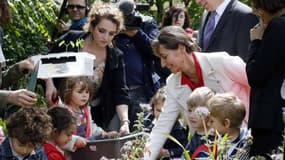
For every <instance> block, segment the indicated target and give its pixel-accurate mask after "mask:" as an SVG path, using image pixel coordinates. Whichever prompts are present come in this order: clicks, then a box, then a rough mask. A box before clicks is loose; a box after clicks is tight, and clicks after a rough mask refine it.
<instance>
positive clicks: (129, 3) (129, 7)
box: [118, 0, 149, 29]
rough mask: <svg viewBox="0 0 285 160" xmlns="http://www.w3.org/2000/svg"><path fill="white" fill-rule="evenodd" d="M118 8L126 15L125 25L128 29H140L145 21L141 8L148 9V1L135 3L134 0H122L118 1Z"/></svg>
mask: <svg viewBox="0 0 285 160" xmlns="http://www.w3.org/2000/svg"><path fill="white" fill-rule="evenodd" d="M118 8H119V9H120V10H121V11H122V13H123V15H124V21H125V22H124V25H125V28H126V29H138V28H140V27H141V25H142V22H143V15H141V14H140V13H139V12H138V11H139V10H147V9H148V8H149V4H148V3H134V1H133V0H121V1H119V2H118Z"/></svg>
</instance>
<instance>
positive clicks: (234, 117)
mask: <svg viewBox="0 0 285 160" xmlns="http://www.w3.org/2000/svg"><path fill="white" fill-rule="evenodd" d="M208 108H209V110H210V115H211V116H213V117H215V118H217V119H218V120H219V121H220V122H221V124H224V121H225V120H226V119H229V120H230V128H239V127H240V126H241V124H242V121H243V119H244V117H245V112H246V111H245V105H244V104H243V103H242V102H241V100H240V99H239V98H238V97H237V96H235V95H234V94H232V93H222V94H216V95H215V96H214V97H212V98H211V99H210V100H209V101H208Z"/></svg>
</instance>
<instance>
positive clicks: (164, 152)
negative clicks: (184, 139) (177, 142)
mask: <svg viewBox="0 0 285 160" xmlns="http://www.w3.org/2000/svg"><path fill="white" fill-rule="evenodd" d="M159 157H170V153H169V151H168V150H167V149H164V148H162V149H161V150H160V153H159Z"/></svg>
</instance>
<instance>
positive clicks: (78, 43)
mask: <svg viewBox="0 0 285 160" xmlns="http://www.w3.org/2000/svg"><path fill="white" fill-rule="evenodd" d="M83 43H84V39H81V38H80V39H77V40H76V41H75V43H74V42H73V41H70V42H69V43H66V42H65V41H64V40H62V41H61V42H60V43H59V44H58V46H59V47H61V46H62V45H64V46H65V52H67V51H68V47H69V46H71V47H72V48H74V47H77V51H78V52H79V51H80V49H81V48H82V47H83Z"/></svg>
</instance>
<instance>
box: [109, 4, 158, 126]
mask: <svg viewBox="0 0 285 160" xmlns="http://www.w3.org/2000/svg"><path fill="white" fill-rule="evenodd" d="M118 8H119V9H120V10H121V11H122V13H123V15H124V21H125V29H124V30H123V31H121V32H120V34H118V35H117V36H116V37H115V38H114V42H115V45H116V46H117V47H118V48H119V49H120V50H121V51H123V53H124V55H123V58H124V61H125V64H126V66H125V68H126V82H127V85H128V87H129V97H130V99H131V102H130V104H129V109H130V110H129V117H130V121H131V124H130V128H131V130H133V129H134V128H133V125H134V121H135V120H136V119H137V116H136V114H137V113H139V112H141V111H142V109H141V108H140V104H142V103H148V102H149V100H150V98H151V97H152V96H153V94H154V93H155V91H156V89H157V88H158V87H159V76H158V75H157V74H156V73H155V70H154V65H153V64H154V58H155V57H154V55H153V52H152V49H151V42H152V40H153V39H154V38H155V36H156V35H157V33H158V31H159V30H158V27H157V24H156V22H155V21H154V19H153V18H152V17H149V16H145V15H142V14H141V13H139V12H138V11H136V10H135V9H136V4H135V3H134V1H132V0H121V1H119V2H118Z"/></svg>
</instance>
